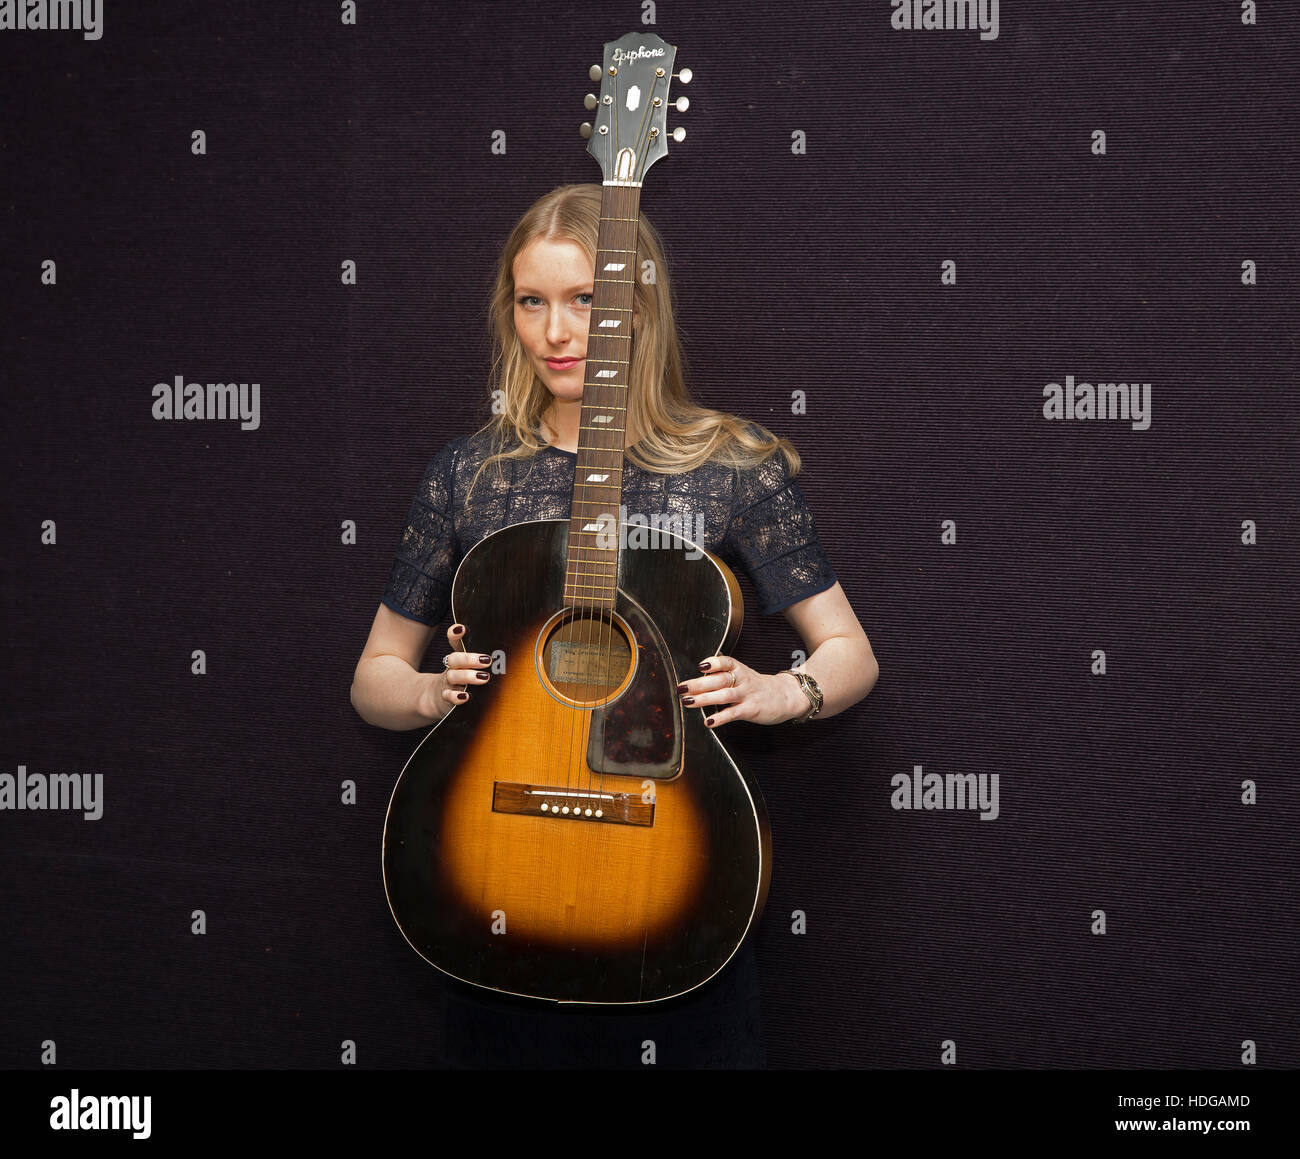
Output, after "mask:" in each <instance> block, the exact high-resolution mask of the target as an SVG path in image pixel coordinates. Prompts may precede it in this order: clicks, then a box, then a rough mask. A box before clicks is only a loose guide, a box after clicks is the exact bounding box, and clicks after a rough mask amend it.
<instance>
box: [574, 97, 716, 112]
mask: <svg viewBox="0 0 1300 1159" xmlns="http://www.w3.org/2000/svg"><path fill="white" fill-rule="evenodd" d="M673 104H675V105H676V106H677V111H678V112H679V113H684V112H686V110H687V109H689V108H690V107H691V102H690V98H689V97H678V98H677V99H676V100H675V101H673ZM587 108H591V106H590V105H588V106H587Z"/></svg>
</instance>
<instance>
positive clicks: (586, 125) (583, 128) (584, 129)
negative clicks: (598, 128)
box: [578, 121, 591, 139]
mask: <svg viewBox="0 0 1300 1159" xmlns="http://www.w3.org/2000/svg"><path fill="white" fill-rule="evenodd" d="M578 132H579V133H581V134H582V136H583V137H584V138H587V139H590V138H591V122H590V121H583V122H582V124H581V125H580V126H579V127H578Z"/></svg>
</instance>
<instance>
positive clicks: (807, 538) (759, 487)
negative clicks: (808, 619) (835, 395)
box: [720, 451, 836, 616]
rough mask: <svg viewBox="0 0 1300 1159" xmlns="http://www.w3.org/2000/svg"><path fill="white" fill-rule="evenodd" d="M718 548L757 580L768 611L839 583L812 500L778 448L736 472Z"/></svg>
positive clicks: (762, 607)
mask: <svg viewBox="0 0 1300 1159" xmlns="http://www.w3.org/2000/svg"><path fill="white" fill-rule="evenodd" d="M720 547H721V554H722V555H723V556H724V557H730V558H731V559H732V560H735V561H736V562H738V563H739V564H740V565H741V566H742V567H743V568H744V569H745V571H746V573H747V574H748V575H749V578H750V579H751V580H752V581H753V583H754V588H755V590H756V591H757V592H758V598H759V611H760V612H761V613H762V614H763V615H765V616H766V615H772V614H774V613H776V612H780V611H783V610H784V609H785V608H788V607H790V605H791V604H797V603H798V602H799V601H800V600H804V599H807V598H808V597H809V596H815V595H817V594H818V592H824V591H826V590H827V588H830V587H833V586H834V584H835V582H836V575H835V569H834V568H833V567H831V561H830V559H829V558H828V557H827V555H826V552H825V550H824V549H823V547H822V545H821V541H820V540H819V539H818V538H817V527H816V524H815V523H814V522H813V515H812V512H811V511H810V510H809V508H808V502H807V500H806V499H805V498H804V494H803V491H802V490H801V489H800V487H799V484H798V482H797V481H796V480H795V479H794V478H793V477H792V476H791V474H790V468H789V466H788V465H787V463H786V461H785V456H784V455H783V454H781V453H780V452H779V451H778V452H777V453H776V454H774V455H773V456H772V457H771V458H769V459H766V460H765V461H764V462H762V463H760V464H759V465H758V466H757V467H752V468H750V469H749V470H744V471H739V472H737V477H736V497H735V501H734V504H733V506H732V514H731V523H730V525H729V526H728V528H727V533H726V535H725V537H724V538H723V542H722V544H721V545H720Z"/></svg>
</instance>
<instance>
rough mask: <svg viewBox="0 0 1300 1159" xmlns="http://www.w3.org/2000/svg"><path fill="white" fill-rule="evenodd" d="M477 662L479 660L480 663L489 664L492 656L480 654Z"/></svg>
mask: <svg viewBox="0 0 1300 1159" xmlns="http://www.w3.org/2000/svg"><path fill="white" fill-rule="evenodd" d="M478 662H479V663H480V664H491V663H492V657H491V656H480V657H479V658H478Z"/></svg>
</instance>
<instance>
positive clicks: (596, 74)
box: [587, 64, 686, 84]
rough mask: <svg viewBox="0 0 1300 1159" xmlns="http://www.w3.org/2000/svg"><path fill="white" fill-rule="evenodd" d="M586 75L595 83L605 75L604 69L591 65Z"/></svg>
mask: <svg viewBox="0 0 1300 1159" xmlns="http://www.w3.org/2000/svg"><path fill="white" fill-rule="evenodd" d="M587 75H588V76H589V77H590V78H591V79H592V80H594V81H597V80H600V78H601V77H602V76H604V75H605V72H604V69H602V68H601V67H600V65H598V64H593V65H592V66H591V68H589V69H588V70H587ZM682 83H683V84H685V83H686V82H685V81H683V82H682Z"/></svg>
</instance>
